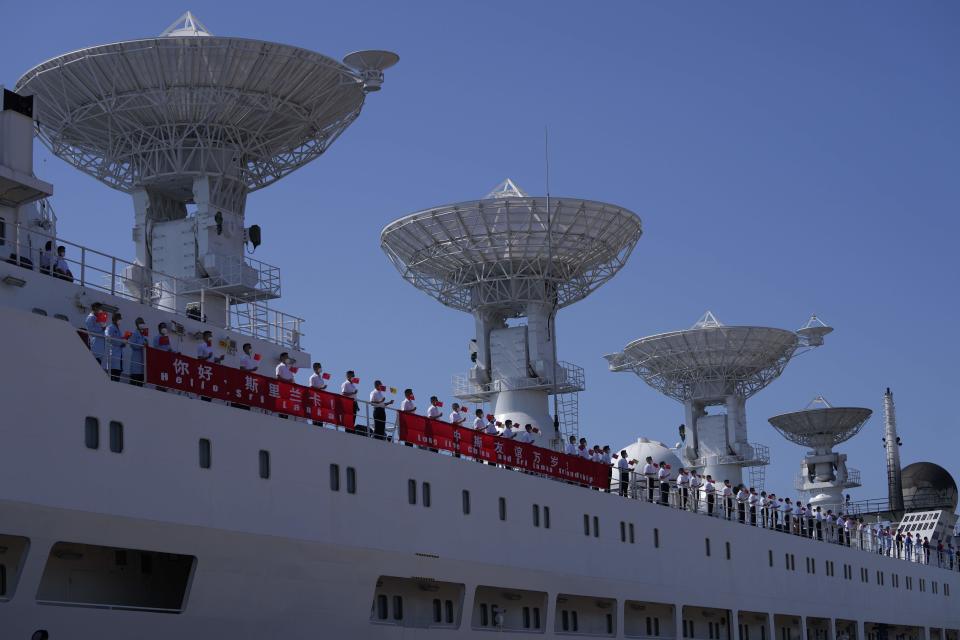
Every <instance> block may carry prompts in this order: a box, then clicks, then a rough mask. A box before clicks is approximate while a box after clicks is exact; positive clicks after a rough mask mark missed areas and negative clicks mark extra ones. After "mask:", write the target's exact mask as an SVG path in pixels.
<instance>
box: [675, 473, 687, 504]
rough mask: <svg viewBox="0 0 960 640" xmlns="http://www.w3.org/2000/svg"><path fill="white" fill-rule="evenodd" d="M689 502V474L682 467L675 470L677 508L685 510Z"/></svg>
mask: <svg viewBox="0 0 960 640" xmlns="http://www.w3.org/2000/svg"><path fill="white" fill-rule="evenodd" d="M689 502H690V474H689V473H687V470H686V469H684V468H683V467H680V468H679V469H677V507H678V508H680V509H686V508H687V504H688V503H689Z"/></svg>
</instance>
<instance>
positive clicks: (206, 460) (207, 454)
mask: <svg viewBox="0 0 960 640" xmlns="http://www.w3.org/2000/svg"><path fill="white" fill-rule="evenodd" d="M211 453H212V452H211V451H210V440H208V439H207V438H200V443H199V454H200V468H201V469H209V468H210V464H211V462H212V460H211Z"/></svg>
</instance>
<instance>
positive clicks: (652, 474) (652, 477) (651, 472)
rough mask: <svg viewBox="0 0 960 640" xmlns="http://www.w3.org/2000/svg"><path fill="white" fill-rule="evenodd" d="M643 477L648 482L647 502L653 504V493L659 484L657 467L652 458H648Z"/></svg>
mask: <svg viewBox="0 0 960 640" xmlns="http://www.w3.org/2000/svg"><path fill="white" fill-rule="evenodd" d="M643 477H644V478H646V480H647V502H653V492H654V488H655V487H656V483H657V466H656V465H655V464H653V458H652V457H651V456H647V459H646V464H644V465H643Z"/></svg>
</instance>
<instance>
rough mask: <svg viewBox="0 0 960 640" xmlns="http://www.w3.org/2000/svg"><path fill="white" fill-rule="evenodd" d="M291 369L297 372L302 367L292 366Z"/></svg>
mask: <svg viewBox="0 0 960 640" xmlns="http://www.w3.org/2000/svg"><path fill="white" fill-rule="evenodd" d="M290 371H292V372H293V373H296V372H297V371H300V367H290Z"/></svg>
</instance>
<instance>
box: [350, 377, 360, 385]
mask: <svg viewBox="0 0 960 640" xmlns="http://www.w3.org/2000/svg"><path fill="white" fill-rule="evenodd" d="M350 382H352V383H353V384H360V378H350Z"/></svg>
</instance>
